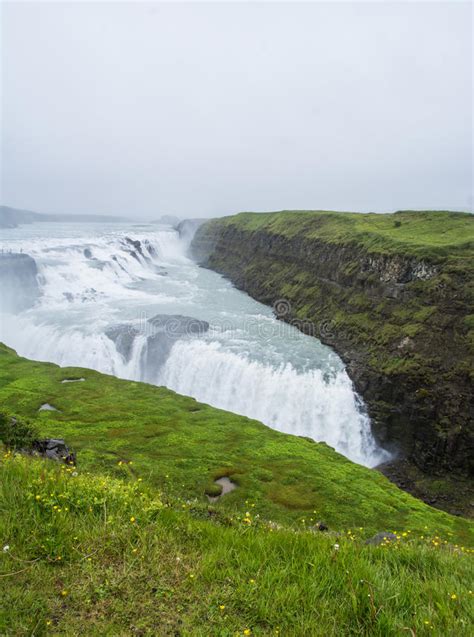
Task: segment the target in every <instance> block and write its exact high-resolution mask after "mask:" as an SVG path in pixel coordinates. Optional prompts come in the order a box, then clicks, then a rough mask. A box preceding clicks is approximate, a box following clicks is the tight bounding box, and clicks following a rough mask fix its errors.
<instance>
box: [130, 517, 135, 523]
mask: <svg viewBox="0 0 474 637" xmlns="http://www.w3.org/2000/svg"><path fill="white" fill-rule="evenodd" d="M135 521H136V520H135V517H134V516H133V515H132V517H131V518H130V522H132V524H133V522H135Z"/></svg>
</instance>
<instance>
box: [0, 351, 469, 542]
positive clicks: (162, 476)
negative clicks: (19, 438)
mask: <svg viewBox="0 0 474 637" xmlns="http://www.w3.org/2000/svg"><path fill="white" fill-rule="evenodd" d="M81 377H83V378H85V381H84V382H80V383H61V380H62V379H65V378H81ZM45 402H48V403H50V404H51V405H54V406H55V407H56V408H57V409H59V410H60V411H42V412H38V411H37V410H38V408H39V406H40V405H41V404H43V403H45ZM0 411H5V412H7V413H10V414H13V415H15V416H17V417H19V418H22V419H29V420H30V421H31V422H32V423H33V424H34V425H35V426H37V427H38V428H39V430H40V432H41V433H42V435H44V436H47V437H61V438H65V439H66V442H67V444H68V445H69V446H70V447H72V448H73V449H74V450H75V451H76V452H77V453H78V464H79V467H80V469H81V470H87V471H99V472H100V473H104V474H107V475H110V476H115V477H127V476H140V477H142V478H143V479H144V480H145V481H146V483H147V484H149V485H152V486H153V487H155V488H158V489H159V490H160V491H161V492H162V493H163V494H164V497H167V498H171V499H176V498H180V499H182V500H184V501H191V500H196V501H197V502H199V503H204V504H205V503H206V502H207V499H206V495H205V494H206V492H207V491H209V487H210V486H211V485H212V484H213V480H214V479H216V478H219V477H222V476H224V475H227V476H230V477H231V479H232V480H233V481H234V482H236V483H237V485H238V488H237V489H235V490H234V491H233V492H232V493H229V494H227V495H226V496H225V497H223V498H222V500H221V501H219V502H218V503H217V504H216V508H217V509H219V510H222V511H226V512H232V513H233V514H237V513H240V514H243V513H245V511H246V510H248V509H249V508H251V509H253V510H254V511H255V512H258V514H259V515H260V516H261V517H263V518H265V519H271V520H274V521H276V522H284V523H286V524H294V525H296V526H298V527H299V526H310V525H312V524H314V523H315V522H316V521H320V520H323V521H324V522H325V523H326V524H328V526H329V528H330V529H332V530H347V529H349V528H350V529H355V528H357V529H360V528H362V530H361V531H358V535H361V536H362V537H369V536H370V535H371V534H373V533H375V532H378V531H384V530H387V528H388V529H397V530H401V529H409V530H411V531H416V532H423V530H424V529H425V527H428V528H429V529H430V531H431V532H433V533H439V534H443V535H447V534H449V533H451V534H452V535H451V536H450V537H452V538H455V539H456V541H458V542H463V543H466V544H470V543H471V542H472V540H471V538H472V528H473V527H472V524H471V523H470V522H469V521H468V520H465V519H463V518H457V517H453V516H450V515H448V514H446V513H443V512H441V511H438V510H436V509H433V508H431V507H429V506H427V505H426V504H424V503H423V502H421V501H419V500H416V499H415V498H413V497H411V496H410V495H408V494H407V493H405V492H403V491H401V490H399V489H397V488H396V487H395V486H394V485H393V484H392V483H390V482H389V481H388V480H387V479H386V478H385V477H383V476H382V475H381V474H379V473H378V472H376V471H373V470H369V469H366V468H365V467H362V466H359V465H356V464H354V463H352V462H350V461H349V460H347V459H346V458H344V457H343V456H341V455H339V454H338V453H336V452H335V451H334V450H333V449H331V448H330V447H328V446H327V445H325V444H324V443H321V444H318V443H314V442H312V441H310V440H307V439H303V438H300V437H296V436H290V435H286V434H282V433H279V432H277V431H274V430H272V429H270V428H268V427H266V426H265V425H263V424H261V423H259V422H257V421H254V420H250V419H248V418H245V417H242V416H237V415H235V414H231V413H228V412H225V411H221V410H218V409H214V408H212V407H210V406H208V405H203V404H200V403H197V402H196V401H195V400H193V399H192V398H187V397H184V396H180V395H178V394H175V393H174V392H172V391H170V390H168V389H166V388H161V387H154V386H152V385H147V384H144V383H136V382H131V381H125V380H120V379H117V378H115V377H112V376H106V375H104V374H100V373H98V372H94V371H92V370H86V369H73V368H60V367H58V366H56V365H52V364H49V363H40V362H33V361H29V360H26V359H24V358H21V357H18V356H16V354H15V353H14V352H13V350H11V349H9V348H7V347H5V346H0ZM303 520H304V522H303Z"/></svg>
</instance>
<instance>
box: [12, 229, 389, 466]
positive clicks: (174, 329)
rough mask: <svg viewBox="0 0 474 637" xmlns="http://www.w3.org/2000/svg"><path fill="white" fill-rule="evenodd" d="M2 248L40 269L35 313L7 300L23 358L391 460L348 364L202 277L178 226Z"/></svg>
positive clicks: (354, 456)
mask: <svg viewBox="0 0 474 637" xmlns="http://www.w3.org/2000/svg"><path fill="white" fill-rule="evenodd" d="M0 245H1V247H2V249H3V251H4V253H5V252H9V251H10V250H11V251H12V253H20V252H22V253H23V254H28V255H30V256H31V257H33V259H34V260H35V262H36V265H37V269H38V276H37V280H38V283H39V295H38V297H37V298H36V299H32V300H31V303H29V305H30V307H27V308H26V309H22V311H19V312H18V311H15V312H14V311H12V310H11V308H8V307H4V306H3V307H2V305H1V300H0V310H1V313H0V340H1V341H3V342H4V343H6V344H7V345H9V346H11V347H13V348H14V349H16V350H17V352H18V353H19V354H20V355H22V356H26V357H28V358H31V359H34V360H42V361H50V362H54V363H57V364H60V365H68V366H80V367H88V368H92V369H96V370H98V371H101V372H105V373H107V374H113V375H115V376H118V377H120V378H127V379H133V380H141V381H146V382H149V383H153V384H156V385H165V386H166V387H169V388H170V389H172V390H174V391H177V392H179V393H181V394H185V395H188V396H193V397H194V398H196V399H197V400H199V401H201V402H205V403H208V404H210V405H213V406H215V407H220V408H222V409H226V410H229V411H232V412H235V413H238V414H242V415H245V416H248V417H251V418H255V419H257V420H260V421H261V422H263V423H265V424H266V425H268V426H270V427H273V428H274V429H277V430H279V431H283V432H286V433H290V434H294V435H299V436H308V437H310V438H313V439H314V440H317V441H325V442H326V443H327V444H329V445H330V446H332V447H334V448H335V449H336V450H337V451H339V452H340V453H342V454H344V455H345V456H347V457H348V458H350V459H351V460H353V461H355V462H358V463H360V464H363V465H366V466H375V465H377V464H378V463H380V462H382V461H384V460H386V459H387V453H386V452H385V451H383V450H381V449H380V448H378V446H377V445H376V443H375V441H374V439H373V436H372V434H371V431H370V422H369V419H368V417H367V415H366V412H365V409H364V405H363V403H362V401H361V399H360V398H359V397H358V396H357V395H356V394H355V392H354V389H353V386H352V383H351V381H350V379H349V377H348V375H347V373H346V371H345V369H344V364H343V363H342V361H341V360H340V358H339V357H338V356H337V355H336V354H335V353H334V352H333V351H332V350H331V349H330V348H328V347H326V346H325V345H323V344H322V343H320V342H319V341H318V340H317V339H316V338H313V337H310V336H305V335H304V334H302V333H301V332H300V331H298V330H297V329H296V328H294V327H291V326H289V325H287V324H286V323H284V322H282V321H279V320H277V319H276V318H275V316H274V312H273V311H272V308H269V307H267V306H265V305H262V304H261V303H258V302H257V301H254V300H253V299H252V298H250V297H249V296H248V295H246V294H245V293H243V292H240V291H239V290H237V289H235V288H234V287H233V286H232V284H231V283H230V282H229V281H227V280H226V279H224V278H223V277H221V276H220V275H218V274H216V273H215V272H212V271H209V270H206V269H203V268H200V267H198V266H197V265H196V264H195V263H194V262H193V261H192V260H191V259H189V258H188V257H187V247H188V246H187V244H186V241H185V240H182V239H181V238H180V236H179V234H178V233H177V232H176V231H175V230H174V229H173V228H172V227H171V226H160V225H155V224H153V225H152V224H150V225H145V224H143V225H139V224H121V225H116V224H72V223H70V224H59V223H35V224H31V225H24V226H21V227H19V228H15V229H4V230H0ZM3 285H4V286H8V281H6V282H5V280H3ZM12 285H13V283H12ZM0 291H1V290H0ZM9 292H10V293H11V290H10V291H9ZM0 298H1V297H0ZM3 298H7V296H6V291H5V296H4V297H3ZM283 307H284V304H283ZM184 317H187V318H184ZM151 319H154V320H151ZM191 319H195V320H191Z"/></svg>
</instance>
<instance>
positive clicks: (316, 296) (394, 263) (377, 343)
mask: <svg viewBox="0 0 474 637" xmlns="http://www.w3.org/2000/svg"><path fill="white" fill-rule="evenodd" d="M191 252H192V254H193V256H194V258H196V260H197V261H198V262H199V263H200V264H201V265H203V266H206V267H209V268H212V269H214V270H216V271H218V272H220V273H222V274H224V275H226V276H227V277H229V278H230V279H231V280H232V281H233V283H234V284H235V285H236V286H237V287H238V288H241V289H243V290H245V291H246V292H248V293H249V294H250V295H252V296H253V297H255V298H256V299H258V300H260V301H262V302H264V303H268V304H273V303H275V301H276V300H278V299H285V300H287V301H288V302H289V306H290V307H291V309H290V310H289V311H288V312H287V313H286V314H285V315H284V316H282V318H283V319H284V320H287V321H290V322H295V324H296V325H297V326H299V327H300V328H301V329H302V330H304V331H306V332H311V333H313V334H314V335H315V336H317V337H319V338H320V339H321V340H322V341H323V342H325V343H327V344H329V345H331V346H333V347H334V349H335V350H336V351H337V352H338V353H339V354H340V355H341V357H342V358H343V360H344V361H345V362H346V363H347V366H348V372H349V374H350V376H351V377H352V379H353V381H354V383H355V386H356V388H357V390H358V391H359V392H360V394H361V395H362V396H363V397H364V399H365V401H366V404H367V406H368V409H369V413H370V416H371V418H372V422H373V430H374V433H375V435H376V437H377V438H378V440H379V441H380V442H381V443H382V444H383V445H384V446H386V447H388V448H391V449H394V450H397V451H399V452H400V454H401V455H402V456H407V457H408V458H410V459H411V460H412V461H413V462H414V463H415V464H416V465H417V466H418V467H419V468H421V469H422V470H423V471H425V472H428V473H437V472H445V471H458V472H461V473H465V474H471V473H472V470H473V466H472V462H473V461H472V458H473V422H472V413H474V405H473V393H472V381H473V379H474V362H473V361H474V356H473V349H474V314H473V313H472V312H473V307H474V303H473V301H474V293H473V288H474V285H473V280H474V278H473V272H474V217H473V216H472V215H469V214H464V213H455V212H431V211H429V212H412V211H403V212H397V213H394V214H357V213H340V212H324V211H316V212H312V211H302V212H291V211H284V212H277V213H264V214H262V213H258V214H256V213H242V214H238V215H235V216H232V217H226V218H222V219H215V220H211V221H208V222H207V223H205V224H204V225H202V226H201V227H200V228H199V229H198V231H197V232H196V235H195V237H194V239H193V242H192V245H191ZM283 307H284V308H286V307H287V305H285V304H284V305H283Z"/></svg>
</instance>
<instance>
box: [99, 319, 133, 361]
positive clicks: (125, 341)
mask: <svg viewBox="0 0 474 637" xmlns="http://www.w3.org/2000/svg"><path fill="white" fill-rule="evenodd" d="M105 333H106V335H107V336H108V337H109V338H110V340H111V341H113V342H114V343H115V347H116V349H117V352H118V353H119V354H120V355H121V356H122V358H123V360H124V361H125V362H126V363H128V361H129V360H130V356H131V353H132V347H133V341H134V340H135V337H136V336H137V334H138V333H139V331H138V330H137V328H136V327H133V325H128V324H126V323H122V324H118V325H112V326H111V327H109V328H107V329H106V330H105Z"/></svg>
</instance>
